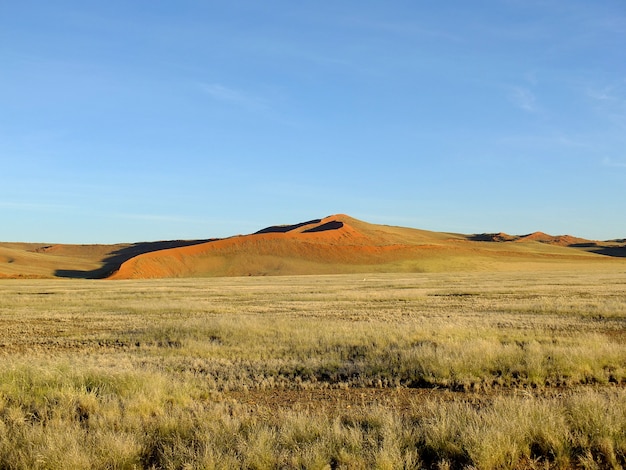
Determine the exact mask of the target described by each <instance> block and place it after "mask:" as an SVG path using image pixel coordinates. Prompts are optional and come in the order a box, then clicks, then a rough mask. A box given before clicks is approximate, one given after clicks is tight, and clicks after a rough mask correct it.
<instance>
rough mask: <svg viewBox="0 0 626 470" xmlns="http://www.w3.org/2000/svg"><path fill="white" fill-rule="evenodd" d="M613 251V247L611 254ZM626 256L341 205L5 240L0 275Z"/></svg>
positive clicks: (342, 268) (621, 249)
mask: <svg viewBox="0 0 626 470" xmlns="http://www.w3.org/2000/svg"><path fill="white" fill-rule="evenodd" d="M607 255H608V256H607ZM624 262H626V247H625V246H624V244H623V243H621V244H620V243H619V241H613V242H595V241H589V240H584V239H580V238H576V237H572V236H569V235H561V236H552V235H547V234H545V233H542V232H535V233H532V234H528V235H508V234H505V233H495V234H477V235H462V234H452V233H443V232H431V231H425V230H418V229H413V228H406V227H394V226H387V225H376V224H370V223H367V222H364V221H361V220H358V219H354V218H352V217H349V216H347V215H344V214H337V215H332V216H329V217H325V218H323V219H313V220H309V221H307V222H302V223H296V224H290V225H272V226H269V227H266V228H264V229H261V230H259V231H258V232H256V233H253V234H250V235H240V236H234V237H230V238H223V239H213V240H191V241H183V240H176V241H161V242H147V243H133V244H119V245H46V244H28V243H0V277H3V278H7V277H13V278H19V277H74V278H105V277H106V278H109V279H137V278H162V277H189V276H248V275H252V276H263V275H288V274H325V273H328V274H331V273H355V272H432V271H475V270H487V269H488V270H521V269H560V268H562V269H569V267H571V265H572V264H575V263H591V264H594V265H606V264H607V263H613V264H615V263H621V264H620V266H622V267H623V263H624Z"/></svg>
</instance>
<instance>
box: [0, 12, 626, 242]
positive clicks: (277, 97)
mask: <svg viewBox="0 0 626 470" xmlns="http://www.w3.org/2000/svg"><path fill="white" fill-rule="evenodd" d="M625 202H626V3H625V2H624V1H623V0H598V1H593V2H591V1H588V0H554V1H551V0H477V1H473V2H468V1H465V0H449V1H446V2H431V1H425V0H406V1H402V0H386V1H384V2H383V1H380V0H379V1H372V0H358V1H357V0H338V1H326V0H320V1H315V2H312V1H293V0H289V1H288V0H268V1H263V2H260V1H245V0H229V1H212V0H203V1H201V0H177V1H175V2H174V1H166V0H157V1H155V0H133V1H128V0H110V1H106V2H103V1H94V0H56V1H54V2H50V1H47V0H46V1H44V0H21V1H19V2H17V1H14V2H8V1H7V2H0V240H2V241H25V242H50V243H84V244H87V243H118V242H136V241H152V240H169V239H205V238H213V237H227V236H231V235H236V234H246V233H252V232H255V231H257V230H259V229H261V228H263V227H266V226H269V225H276V224H292V223H297V222H302V221H305V220H310V219H314V218H322V217H325V216H327V215H330V214H336V213H345V214H348V215H351V216H352V217H356V218H358V219H361V220H365V221H367V222H372V223H379V224H387V225H400V226H405V227H414V228H420V229H425V230H435V231H443V232H456V233H467V234H469V233H483V232H500V231H503V232H507V233H510V234H526V233H530V232H534V231H538V230H540V231H544V232H547V233H550V234H553V235H561V234H572V235H576V236H580V237H584V238H590V239H599V240H607V239H614V238H624V237H626V217H625V213H626V210H625Z"/></svg>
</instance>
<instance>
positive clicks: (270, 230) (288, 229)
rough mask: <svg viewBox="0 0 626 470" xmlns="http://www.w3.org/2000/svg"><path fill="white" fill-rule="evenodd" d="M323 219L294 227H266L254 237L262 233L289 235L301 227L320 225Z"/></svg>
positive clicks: (255, 233)
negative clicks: (288, 233)
mask: <svg viewBox="0 0 626 470" xmlns="http://www.w3.org/2000/svg"><path fill="white" fill-rule="evenodd" d="M320 222H321V219H314V220H309V221H308V222H302V223H300V224H294V225H272V226H271V227H266V228H264V229H261V230H259V231H258V232H254V235H260V234H262V233H287V232H291V231H292V230H295V229H297V228H300V227H304V226H305V225H311V224H319V223H320Z"/></svg>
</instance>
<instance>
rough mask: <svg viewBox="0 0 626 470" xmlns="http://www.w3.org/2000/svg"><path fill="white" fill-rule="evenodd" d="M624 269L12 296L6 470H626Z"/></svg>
mask: <svg viewBox="0 0 626 470" xmlns="http://www.w3.org/2000/svg"><path fill="white" fill-rule="evenodd" d="M625 466H626V272H624V269H623V266H622V269H618V268H612V269H611V270H598V269H594V270H593V271H586V270H577V271H576V272H574V271H563V272H556V271H552V272H551V271H543V272H541V273H537V272H519V273H506V272H504V273H502V272H501V273H454V274H442V273H439V274H433V273H430V274H401V275H400V274H376V275H365V276H364V275H332V276H296V277H253V278H213V279H169V280H151V281H84V280H83V281H75V280H73V281H72V280H5V281H2V282H0V468H11V469H22V468H24V469H26V468H40V469H44V468H50V469H57V468H119V469H133V468H250V469H253V468H256V469H262V468H294V469H295V468H319V469H323V468H331V469H332V468H390V469H391V468H439V469H444V468H479V469H490V468H493V469H495V468H511V469H515V468H520V469H522V468H537V469H539V468H590V469H593V468H598V469H602V468H623V467H625Z"/></svg>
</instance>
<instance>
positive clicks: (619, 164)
mask: <svg viewBox="0 0 626 470" xmlns="http://www.w3.org/2000/svg"><path fill="white" fill-rule="evenodd" d="M602 165H604V166H608V167H611V168H626V160H622V161H616V160H613V159H612V158H609V157H606V158H605V159H604V160H602Z"/></svg>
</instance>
